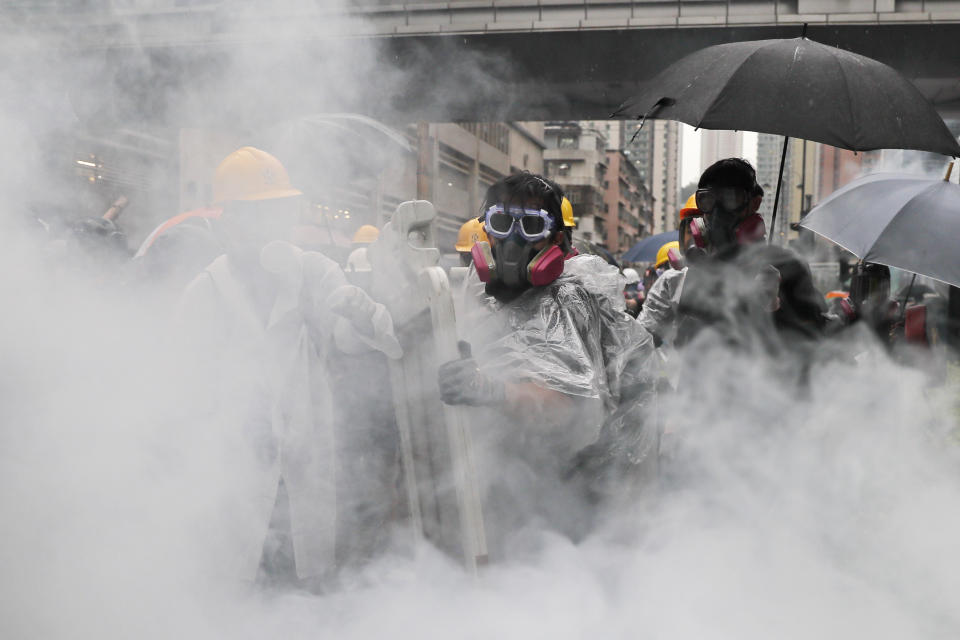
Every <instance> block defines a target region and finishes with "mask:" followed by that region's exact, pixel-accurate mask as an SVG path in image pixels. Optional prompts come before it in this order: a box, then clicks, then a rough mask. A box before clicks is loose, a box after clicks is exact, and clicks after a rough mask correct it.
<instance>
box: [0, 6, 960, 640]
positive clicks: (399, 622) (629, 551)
mask: <svg viewBox="0 0 960 640" xmlns="http://www.w3.org/2000/svg"><path fill="white" fill-rule="evenodd" d="M241 17H242V16H241ZM241 17H236V19H238V20H239V19H241ZM254 22H255V21H254ZM254 26H255V25H254ZM288 35H289V36H290V37H293V36H295V35H297V33H291V34H288ZM23 37H24V38H25V39H26V40H27V42H25V43H22V46H24V47H26V48H25V49H23V51H25V52H27V53H29V51H31V50H32V51H36V49H37V47H39V46H40V44H39V42H40V41H39V40H38V41H37V42H30V41H29V40H30V34H29V33H25V34H24V35H23ZM348 42H350V41H347V40H343V41H337V42H336V43H334V44H322V45H317V46H318V47H319V49H318V51H319V52H322V54H323V55H322V56H321V57H320V58H319V59H317V60H316V61H315V62H316V65H315V66H314V67H313V68H311V69H302V68H296V69H290V68H287V67H285V66H284V65H283V64H282V62H283V60H284V59H285V55H284V54H285V50H284V48H283V47H281V46H276V45H275V46H276V48H275V49H273V50H272V51H270V52H268V53H262V52H261V53H259V54H257V51H256V49H247V50H244V52H243V53H241V54H239V55H238V56H237V57H235V58H231V59H229V60H228V61H227V66H226V68H225V70H223V69H221V72H222V73H220V74H216V73H212V72H211V70H210V69H204V70H203V73H205V74H207V73H212V75H210V76H204V77H203V78H200V79H198V78H190V77H186V76H189V75H190V73H191V69H190V68H186V69H183V70H181V73H182V74H184V76H185V77H182V78H179V79H178V82H176V83H174V86H175V87H176V88H175V89H169V90H168V89H162V88H154V87H149V88H148V89H147V90H146V93H145V95H148V96H149V95H151V92H152V91H157V92H159V93H160V94H161V96H162V97H163V100H160V101H158V104H159V103H161V102H162V103H164V104H167V105H168V108H169V109H172V111H173V112H174V113H176V118H174V119H183V120H186V121H190V122H191V123H201V124H202V125H203V126H212V125H211V124H210V123H216V122H217V121H219V120H222V121H223V122H224V123H226V126H227V127H228V128H229V129H230V130H231V135H236V136H237V137H238V138H240V139H241V140H240V141H241V142H243V137H244V135H246V134H247V133H248V132H249V131H252V130H258V131H259V126H260V125H261V124H275V123H276V122H277V120H276V119H274V118H273V117H272V116H273V115H274V111H273V109H274V108H275V107H282V105H283V102H284V96H276V95H271V94H270V90H269V87H255V86H249V85H245V84H244V83H243V81H242V77H243V75H244V73H245V72H246V70H248V69H249V67H247V65H250V64H252V65H256V66H257V67H258V70H259V72H261V74H260V76H258V77H262V72H263V71H264V69H268V68H269V69H275V73H277V74H295V75H297V76H299V77H302V78H303V80H302V83H303V86H304V87H305V89H304V91H305V96H306V97H305V96H303V95H301V96H295V97H291V100H294V101H296V102H297V104H298V105H303V104H304V103H306V102H310V100H312V99H315V100H316V101H315V105H316V107H315V108H316V110H317V111H322V110H323V108H324V102H323V99H322V96H321V94H322V93H323V92H327V91H331V90H336V91H342V92H346V93H347V94H348V95H350V96H352V98H353V99H356V100H361V99H366V97H368V96H371V95H376V94H378V93H379V91H382V90H385V91H386V92H389V89H390V87H393V86H396V83H398V82H404V81H408V80H409V81H412V79H408V78H405V77H404V74H403V72H402V71H401V70H397V69H395V68H392V67H391V66H390V65H389V63H388V61H382V60H379V59H378V58H377V52H376V50H372V49H367V48H359V49H358V48H356V46H355V45H356V43H353V44H351V45H350V46H348V44H347V43H348ZM301 45H302V42H300V41H297V42H295V43H294V44H293V45H291V46H292V47H294V48H299V47H300V46H301ZM255 54H256V55H255ZM24 55H25V56H26V53H25V54H24ZM318 55H319V54H318ZM258 56H259V57H258ZM344 56H347V59H344ZM64 60H66V58H65V59H58V61H57V62H56V64H54V63H53V62H51V61H50V60H49V59H47V58H44V59H43V61H42V62H36V61H34V62H33V63H31V64H30V65H28V66H29V68H30V71H31V73H26V72H24V71H22V70H21V71H17V70H16V69H13V68H12V67H11V68H10V69H6V70H5V71H6V73H3V74H2V78H3V89H4V92H3V93H4V94H5V95H7V96H9V95H12V94H15V93H18V92H20V93H21V95H23V92H24V91H26V92H27V93H29V95H30V96H33V97H34V98H36V99H35V100H31V101H29V102H28V101H18V100H15V99H9V98H8V99H6V100H4V101H3V103H2V105H3V109H2V112H0V132H2V134H3V136H4V139H5V140H7V141H10V142H11V143H12V144H13V145H14V146H15V147H16V152H14V150H11V149H7V150H6V152H5V153H4V154H3V156H2V157H0V176H2V177H0V188H2V190H3V195H4V203H5V210H4V213H3V223H2V224H3V226H4V234H3V238H2V240H0V243H2V247H0V272H2V273H3V276H2V278H0V296H2V299H3V300H4V302H5V304H4V311H3V313H2V314H0V358H2V360H0V361H2V365H0V376H2V381H3V382H2V386H0V389H2V397H3V400H2V402H0V415H2V418H3V419H2V423H0V424H2V427H0V429H2V430H0V505H2V508H3V514H2V520H0V521H2V525H0V531H2V536H0V542H2V544H0V559H2V566H3V568H4V572H3V578H2V582H0V600H2V604H0V636H2V637H4V638H128V637H139V638H170V637H182V638H219V637H223V638H259V637H289V638H312V637H338V638H370V637H380V636H399V637H417V638H448V637H468V638H489V637H504V638H512V637H516V638H536V637H553V638H583V637H651V638H728V637H736V638H758V639H759V638H770V637H778V638H810V637H822V638H838V639H839V638H843V639H849V638H870V639H871V640H874V639H878V638H907V637H924V638H935V637H943V638H947V637H953V636H954V635H955V634H956V630H957V629H958V628H960V613H958V611H960V608H958V606H957V605H958V601H957V600H958V594H960V572H958V571H957V566H958V553H957V551H956V544H955V543H956V540H957V539H958V538H960V508H958V507H960V479H958V466H957V462H958V460H957V450H956V431H955V429H956V423H955V418H956V406H955V399H954V397H955V393H953V387H951V386H949V383H948V386H941V387H937V386H935V385H934V383H933V382H932V381H931V379H930V378H929V377H927V376H926V374H924V373H923V372H921V371H917V370H912V369H907V368H905V367H903V366H901V365H898V364H896V363H895V362H893V361H891V360H889V359H888V358H887V357H886V356H885V355H883V354H882V353H880V352H879V349H878V348H877V346H876V345H874V344H872V343H870V342H869V341H863V342H860V341H853V340H851V341H849V342H848V343H846V344H845V345H843V349H842V351H841V353H840V354H839V355H840V356H842V357H838V358H835V359H833V360H831V361H830V362H828V363H824V364H819V365H817V366H816V367H815V368H814V370H813V371H812V373H811V380H812V383H811V386H810V389H809V392H808V393H807V394H806V395H804V396H803V397H796V395H795V393H794V392H793V391H792V389H791V388H790V387H787V386H786V385H785V384H782V383H780V382H778V378H777V376H775V375H771V374H770V372H771V371H772V370H774V369H776V367H774V366H773V364H772V363H768V362H763V361H758V360H750V359H746V358H737V357H734V356H731V355H729V354H709V357H708V354H704V356H703V357H702V360H703V362H704V363H705V364H704V366H702V367H700V369H699V370H700V372H701V377H700V379H696V380H686V381H684V382H683V385H682V387H681V392H680V396H679V397H678V398H672V399H670V400H669V401H667V402H664V403H663V404H662V411H663V412H664V414H663V415H664V420H665V422H666V426H667V427H668V430H669V432H670V434H671V435H669V436H667V438H668V439H672V440H670V443H673V442H675V441H676V439H678V438H680V437H681V436H682V437H684V438H685V440H684V442H687V443H689V444H688V445H686V446H684V447H681V450H682V453H683V454H684V455H685V456H688V457H687V458H685V459H687V460H692V461H695V462H696V464H695V465H693V466H686V467H684V468H683V470H684V475H683V476H682V477H680V478H673V479H671V480H670V481H669V482H667V481H665V482H664V485H665V486H664V487H662V490H661V491H660V493H659V499H658V500H656V501H654V502H652V503H650V504H644V505H643V507H642V508H636V509H624V512H622V513H616V514H611V515H610V517H609V519H607V520H605V521H604V526H603V527H601V528H600V529H599V530H598V531H597V532H596V533H595V534H594V535H592V536H591V537H589V538H588V539H587V540H585V541H582V542H580V543H577V544H575V543H573V542H571V541H569V540H566V539H564V538H563V537H561V536H559V535H556V534H552V533H550V532H529V533H528V536H527V537H526V538H525V539H524V540H523V544H522V545H520V546H519V551H518V552H517V553H515V554H514V556H513V558H512V560H511V561H510V562H509V563H502V564H496V563H495V564H493V565H491V566H489V567H486V568H484V569H482V570H481V571H480V574H479V576H477V577H472V576H470V575H468V574H466V573H465V572H464V571H463V570H461V569H460V568H459V567H458V566H457V563H456V562H455V561H453V560H451V559H448V558H446V557H444V556H443V555H441V554H440V553H439V552H437V551H434V550H432V549H430V548H429V547H424V548H420V549H417V550H416V552H415V553H413V554H410V553H409V552H408V551H407V549H406V548H405V546H404V545H403V544H402V542H398V543H397V545H396V546H397V548H398V549H399V550H398V551H397V552H395V553H389V554H387V555H385V556H384V557H381V558H379V559H377V560H375V561H373V562H371V563H370V564H369V565H367V566H363V567H360V568H358V569H354V570H351V571H350V572H347V573H345V574H344V575H343V576H341V577H340V578H339V580H338V582H337V583H336V585H335V586H331V587H329V589H328V591H327V592H326V593H323V594H319V595H318V594H311V593H307V592H300V591H290V590H281V591H264V590H260V589H258V588H253V587H250V586H249V585H241V584H238V583H236V582H233V581H230V580H227V579H224V577H223V576H222V575H218V574H217V571H216V563H215V558H216V557H217V554H218V552H219V550H220V549H219V547H220V546H221V545H220V544H219V542H218V541H217V539H216V538H215V537H214V536H212V535H211V528H210V527H211V521H212V520H215V516H216V514H217V510H218V509H219V508H220V506H221V505H220V503H219V499H220V498H221V497H222V495H223V491H224V490H225V489H226V488H227V487H229V486H231V485H233V484H235V483H238V482H243V481H244V478H243V477H240V476H241V474H242V471H243V469H244V465H243V464H242V462H243V461H238V460H235V459H230V458H227V457H225V456H224V455H223V452H222V449H221V447H220V442H219V440H218V439H219V437H220V436H222V435H223V434H222V432H221V429H226V428H228V427H229V425H217V424H216V423H214V424H212V425H211V424H210V423H208V422H205V421H204V420H203V419H202V418H203V415H204V413H203V409H204V408H205V407H206V405H207V403H208V402H209V399H210V398H209V395H208V394H209V393H210V385H211V381H210V380H207V379H204V377H203V370H202V369H199V368H198V369H191V368H188V367H185V366H184V362H191V360H190V357H191V356H190V354H189V353H184V349H185V346H184V344H183V341H182V340H180V336H178V335H177V331H178V330H177V329H176V326H175V325H174V324H173V322H172V320H171V315H172V314H171V313H170V311H171V310H170V309H169V308H167V307H164V299H160V300H157V299H155V298H154V297H153V292H152V291H151V290H149V289H143V288H137V287H133V286H124V285H123V284H122V278H119V277H112V276H111V275H109V274H108V275H104V273H103V272H102V271H99V270H93V271H92V272H91V271H90V270H87V269H81V268H78V267H77V266H76V263H74V262H71V260H70V256H69V254H64V253H63V252H60V251H59V250H57V249H55V248H53V249H51V247H50V246H49V240H48V238H47V236H45V235H43V233H42V231H41V229H40V228H39V226H38V225H35V224H33V223H32V222H30V220H29V216H28V215H27V209H28V206H29V205H30V203H33V202H36V201H37V199H38V197H39V196H44V197H54V198H59V199H64V198H68V197H69V194H70V193H71V190H70V189H67V188H64V187H63V183H64V182H65V180H63V179H62V178H61V176H59V175H53V174H52V173H45V172H48V171H49V165H47V164H46V163H45V160H44V158H41V157H37V152H36V149H38V148H39V146H40V142H41V141H43V140H45V139H46V138H47V137H48V136H56V135H61V133H62V132H63V131H64V130H68V129H70V128H71V127H75V126H77V125H76V119H75V117H74V114H73V113H72V112H70V111H69V110H66V109H65V107H64V105H65V104H66V102H68V101H65V100H64V99H63V96H64V94H65V93H66V89H74V90H75V91H74V92H73V93H74V94H80V95H84V96H87V99H90V100H93V101H94V104H93V107H98V106H99V107H103V105H106V104H109V103H110V101H111V99H112V97H113V95H112V93H111V89H110V87H111V86H112V80H111V81H109V82H107V81H105V82H104V83H103V84H102V85H100V84H97V82H98V81H97V74H95V73H89V72H88V71H89V67H87V66H85V65H80V63H78V66H80V67H82V68H79V69H78V68H75V67H72V66H71V65H70V63H69V61H67V62H64ZM498 64H499V63H498ZM58 65H65V66H64V67H58ZM472 66H473V65H466V66H465V67H464V68H463V69H462V70H461V75H462V77H463V78H464V81H468V80H469V79H470V78H471V77H476V78H479V80H478V81H479V82H483V83H490V84H489V86H490V87H491V89H490V92H491V93H496V92H495V91H494V88H495V83H493V81H492V80H491V79H490V74H489V72H488V71H487V70H476V69H475V71H477V73H476V75H475V76H471V75H470V74H471V68H472ZM476 66H477V67H483V60H477V61H476ZM497 68H499V67H497ZM81 70H82V71H84V72H83V73H79V71H81ZM100 71H101V72H104V73H106V74H107V77H108V78H112V77H113V76H111V75H110V74H111V73H113V74H116V73H117V72H118V70H117V69H115V68H112V67H111V66H110V64H106V65H105V67H103V68H101V69H100ZM308 78H309V79H308ZM285 80H287V81H288V82H285V83H284V85H285V86H290V82H289V80H290V77H289V76H288V77H286V78H285ZM206 81H209V82H212V83H214V85H215V86H216V88H217V90H216V91H212V92H210V93H209V94H204V95H219V96H220V98H221V101H220V102H218V103H210V102H207V101H198V100H196V95H197V94H193V93H191V92H190V91H189V89H190V88H191V87H194V88H195V87H196V85H197V84H199V83H201V82H206ZM71 82H76V83H94V85H95V86H94V87H93V89H97V88H101V89H102V88H103V87H106V89H102V93H101V95H100V97H99V98H96V99H95V98H91V97H90V96H91V95H94V96H95V95H97V91H96V90H93V91H80V89H81V87H71V86H69V84H70V83H71ZM308 85H309V87H308ZM183 87H186V88H187V89H188V90H183ZM438 89H439V91H438V92H437V95H443V96H455V95H456V94H457V92H458V87H454V86H445V87H439V88H438ZM37 104H39V105H41V107H40V108H37V107H36V106H35V105H37ZM170 105H172V106H170ZM144 109H146V110H149V108H148V107H146V106H145V107H144ZM94 110H96V109H94ZM146 115H150V114H145V116H146ZM281 119H282V118H281ZM345 152H346V150H345ZM211 169H212V167H211ZM99 213H100V211H91V212H90V214H91V215H99ZM172 213H174V212H173V211H162V212H152V211H145V213H144V215H152V216H157V217H161V218H162V217H165V216H166V215H169V214H172ZM114 275H115V274H114ZM861 353H865V354H866V356H864V357H863V358H861V360H860V362H861V363H860V364H856V363H855V361H854V360H853V357H854V356H856V355H860V354H861ZM776 364H777V365H780V366H782V365H784V363H776ZM787 364H789V363H787ZM396 536H397V538H398V539H402V537H403V532H402V531H398V532H397V533H396Z"/></svg>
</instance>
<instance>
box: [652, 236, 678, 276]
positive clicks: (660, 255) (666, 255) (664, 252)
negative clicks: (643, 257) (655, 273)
mask: <svg viewBox="0 0 960 640" xmlns="http://www.w3.org/2000/svg"><path fill="white" fill-rule="evenodd" d="M670 249H676V250H677V253H680V243H679V242H678V241H676V240H674V241H673V242H668V243H667V244H665V245H663V246H662V247H660V248H659V249H657V263H656V264H655V265H653V266H654V267H656V268H657V269H659V268H660V267H661V266H662V265H663V264H664V263H666V262H669V261H670Z"/></svg>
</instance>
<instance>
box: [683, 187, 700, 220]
mask: <svg viewBox="0 0 960 640" xmlns="http://www.w3.org/2000/svg"><path fill="white" fill-rule="evenodd" d="M698 215H700V209H697V194H696V193H693V194H691V195H690V197H689V198H687V202H686V204H684V205H683V209H680V219H681V220H684V219H686V218H692V217H693V216H698Z"/></svg>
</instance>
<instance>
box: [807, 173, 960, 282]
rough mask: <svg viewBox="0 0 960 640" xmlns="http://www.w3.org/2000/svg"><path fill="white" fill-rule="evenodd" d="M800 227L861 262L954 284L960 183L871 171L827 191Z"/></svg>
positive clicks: (959, 273)
mask: <svg viewBox="0 0 960 640" xmlns="http://www.w3.org/2000/svg"><path fill="white" fill-rule="evenodd" d="M948 177H949V171H948ZM800 226H801V227H803V228H805V229H809V230H810V231H813V232H814V233H816V234H818V235H821V236H823V237H824V238H826V239H827V240H830V241H831V242H833V243H835V244H838V245H840V246H841V247H843V248H844V249H846V250H847V251H849V252H850V253H852V254H854V255H855V256H857V257H858V258H860V259H861V260H864V261H866V262H875V263H877V264H885V265H887V266H889V267H897V268H900V269H904V270H906V271H910V272H913V273H918V274H920V275H924V276H929V277H931V278H934V279H936V280H940V281H942V282H946V283H948V284H952V285H954V286H960V252H958V251H957V247H958V244H960V186H958V185H956V184H953V183H952V182H948V180H947V179H944V180H931V179H930V178H924V177H922V176H910V175H900V174H884V173H876V174H872V175H869V176H866V177H864V178H860V179H858V180H855V181H853V182H851V183H850V184H848V185H847V186H845V187H843V188H842V189H839V190H838V191H836V192H835V193H833V194H832V195H831V196H830V197H829V198H827V199H826V200H824V201H823V202H821V203H820V204H819V205H817V206H816V207H814V208H813V210H811V211H810V213H809V215H807V216H806V218H804V219H803V221H802V222H801V223H800Z"/></svg>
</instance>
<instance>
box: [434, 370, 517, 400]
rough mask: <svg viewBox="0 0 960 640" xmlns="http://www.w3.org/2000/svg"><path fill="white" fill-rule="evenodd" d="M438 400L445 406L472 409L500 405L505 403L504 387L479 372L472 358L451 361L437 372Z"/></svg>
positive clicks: (501, 383)
mask: <svg viewBox="0 0 960 640" xmlns="http://www.w3.org/2000/svg"><path fill="white" fill-rule="evenodd" d="M437 381H438V382H439V384H440V399H441V400H443V401H444V402H445V403H446V404H466V405H470V406H472V407H483V406H494V405H501V404H503V403H504V402H505V401H506V386H505V385H504V384H503V382H501V381H499V380H494V379H493V378H491V377H490V376H487V375H484V374H483V373H481V372H480V368H479V367H478V366H477V361H476V360H474V359H473V358H461V359H459V360H451V361H450V362H446V363H444V364H442V365H440V369H439V370H438V371H437Z"/></svg>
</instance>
